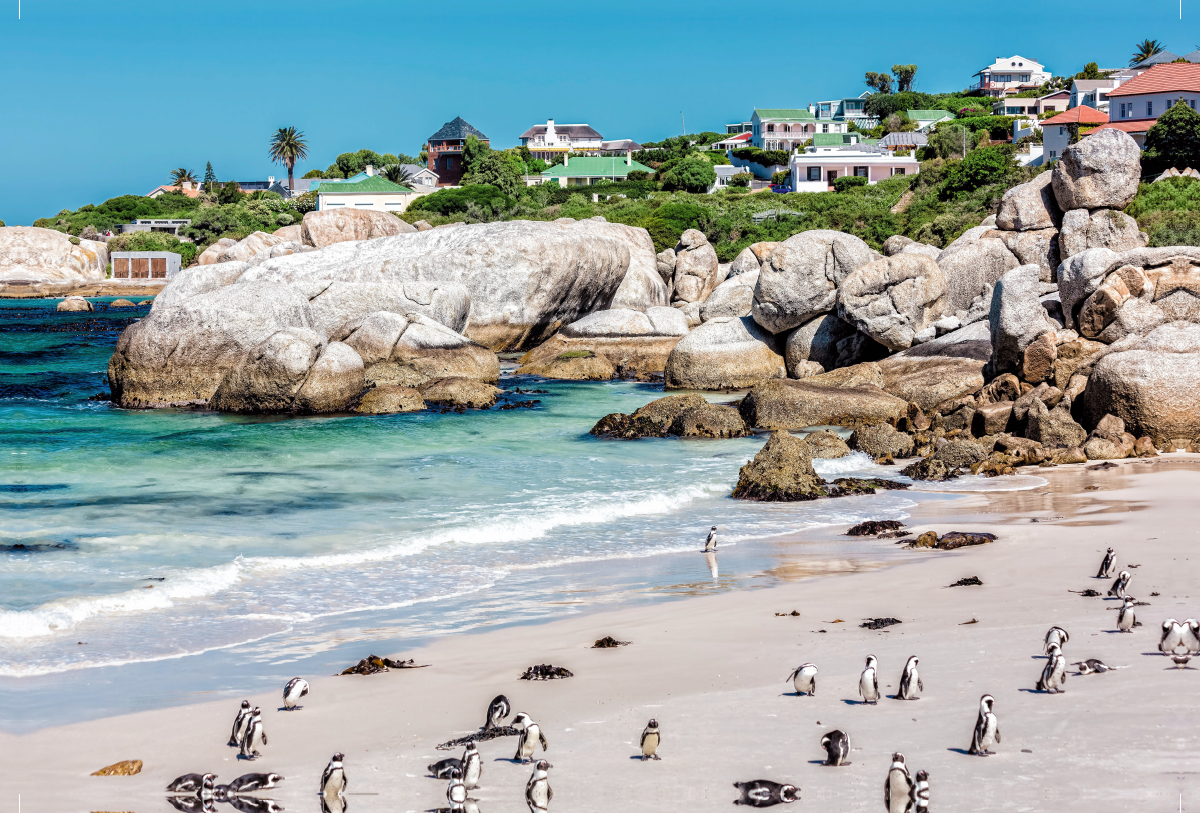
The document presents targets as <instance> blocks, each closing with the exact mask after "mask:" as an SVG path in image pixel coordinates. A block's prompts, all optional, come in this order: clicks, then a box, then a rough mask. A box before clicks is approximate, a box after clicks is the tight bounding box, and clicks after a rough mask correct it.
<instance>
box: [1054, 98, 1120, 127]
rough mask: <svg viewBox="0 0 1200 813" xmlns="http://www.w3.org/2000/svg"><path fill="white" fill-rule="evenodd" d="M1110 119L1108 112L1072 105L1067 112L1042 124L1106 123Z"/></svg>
mask: <svg viewBox="0 0 1200 813" xmlns="http://www.w3.org/2000/svg"><path fill="white" fill-rule="evenodd" d="M1107 121H1108V114H1107V113H1101V112H1100V111H1099V110H1097V109H1096V108H1094V107H1088V106H1087V105H1082V104H1081V105H1080V106H1079V107H1072V108H1071V109H1070V110H1068V111H1067V112H1065V113H1059V114H1058V115H1057V116H1055V117H1054V118H1049V119H1046V120H1045V121H1043V122H1042V126H1043V127H1045V126H1046V125H1047V124H1104V123H1106V122H1107Z"/></svg>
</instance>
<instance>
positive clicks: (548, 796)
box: [546, 782, 554, 802]
mask: <svg viewBox="0 0 1200 813" xmlns="http://www.w3.org/2000/svg"><path fill="white" fill-rule="evenodd" d="M553 798H554V788H552V787H550V783H549V782H547V783H546V801H547V802H549V801H550V800H551V799H553Z"/></svg>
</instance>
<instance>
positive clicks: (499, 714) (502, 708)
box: [483, 694, 512, 731]
mask: <svg viewBox="0 0 1200 813" xmlns="http://www.w3.org/2000/svg"><path fill="white" fill-rule="evenodd" d="M510 714H512V705H511V704H510V703H509V702H508V698H507V697H505V696H504V695H502V694H498V695H496V698H495V699H494V700H493V701H492V702H491V703H489V704H488V710H487V720H486V721H484V723H483V729H484V731H486V730H488V729H489V728H496V727H498V726H499V725H500V721H501V720H503V719H504V718H505V717H507V716H508V715H510Z"/></svg>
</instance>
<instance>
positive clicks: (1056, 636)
mask: <svg viewBox="0 0 1200 813" xmlns="http://www.w3.org/2000/svg"><path fill="white" fill-rule="evenodd" d="M1070 640H1071V636H1070V635H1069V634H1068V633H1067V631H1066V630H1065V629H1063V628H1062V627H1051V628H1050V629H1049V630H1047V631H1046V643H1045V645H1044V647H1043V649H1042V651H1043V652H1044V653H1045V654H1047V655H1049V654H1050V647H1052V646H1056V647H1058V648H1059V649H1062V648H1063V647H1064V646H1066V645H1067V641H1070Z"/></svg>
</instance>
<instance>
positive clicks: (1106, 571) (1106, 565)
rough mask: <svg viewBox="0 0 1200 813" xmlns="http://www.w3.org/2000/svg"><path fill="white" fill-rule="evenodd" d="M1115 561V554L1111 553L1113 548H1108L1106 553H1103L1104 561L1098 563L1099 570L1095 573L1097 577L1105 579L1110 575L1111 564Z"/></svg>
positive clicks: (1114, 563)
mask: <svg viewBox="0 0 1200 813" xmlns="http://www.w3.org/2000/svg"><path fill="white" fill-rule="evenodd" d="M1116 563H1117V554H1115V553H1113V549H1112V548H1109V549H1108V553H1106V554H1104V561H1103V562H1101V563H1100V572H1099V573H1097V574H1096V578H1097V579H1107V578H1110V577H1111V576H1112V571H1113V566H1114V565H1116Z"/></svg>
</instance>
